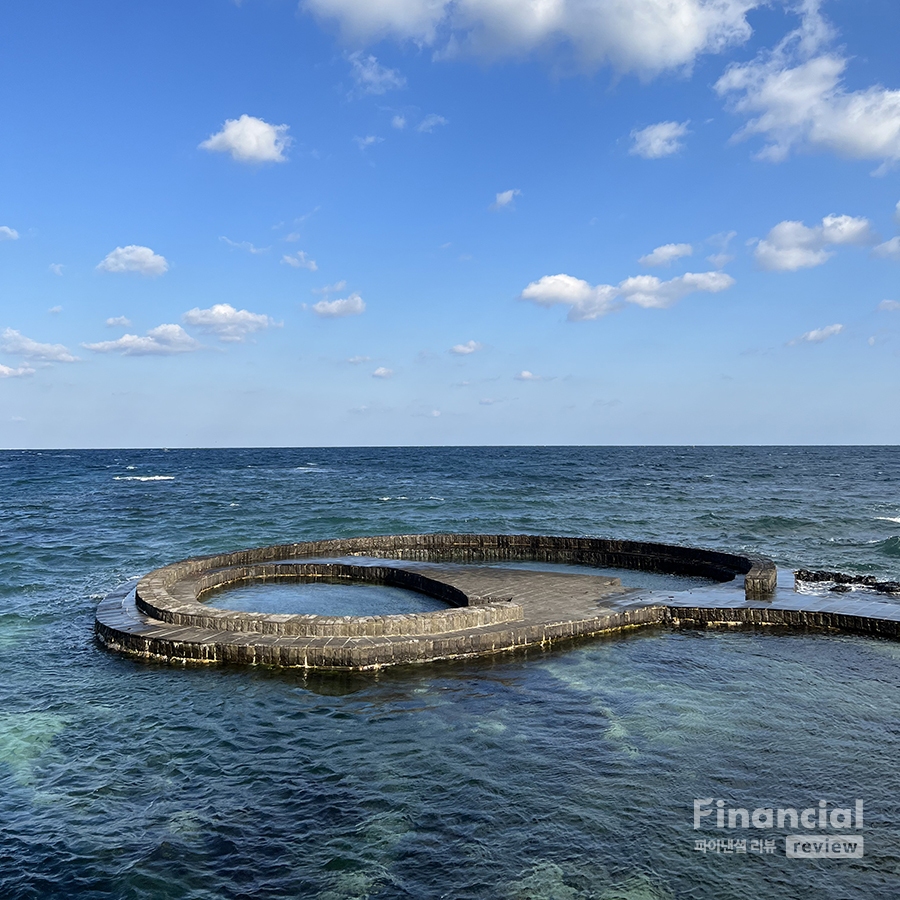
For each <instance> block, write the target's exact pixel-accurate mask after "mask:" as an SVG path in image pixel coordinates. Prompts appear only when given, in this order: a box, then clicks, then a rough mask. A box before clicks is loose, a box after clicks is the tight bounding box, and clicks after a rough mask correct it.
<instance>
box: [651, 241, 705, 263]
mask: <svg viewBox="0 0 900 900" xmlns="http://www.w3.org/2000/svg"><path fill="white" fill-rule="evenodd" d="M693 252H694V248H693V247H692V246H691V245H690V244H663V245H662V246H661V247H657V248H656V249H655V250H654V251H653V252H652V253H648V254H647V255H646V256H642V257H641V258H640V259H639V260H638V262H639V263H640V264H641V265H642V266H668V265H669V264H670V263H672V262H674V261H675V260H676V259H681V257H682V256H690V255H691V254H692V253H693Z"/></svg>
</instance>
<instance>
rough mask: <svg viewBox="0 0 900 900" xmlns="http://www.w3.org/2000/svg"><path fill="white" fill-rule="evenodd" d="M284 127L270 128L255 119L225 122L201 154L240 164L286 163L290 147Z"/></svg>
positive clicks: (245, 116)
mask: <svg viewBox="0 0 900 900" xmlns="http://www.w3.org/2000/svg"><path fill="white" fill-rule="evenodd" d="M290 144H291V138H290V137H289V136H288V126H287V125H270V124H269V123H268V122H264V121H263V120H262V119H257V118H256V117H255V116H248V115H246V114H245V115H243V116H241V117H240V118H239V119H226V120H225V124H224V125H223V126H222V130H221V131H219V132H217V133H216V134H212V135H210V136H209V137H208V138H207V139H206V140H205V141H203V143H202V144H200V149H201V150H209V151H210V152H211V153H230V154H231V158H232V159H234V160H236V161H237V162H242V163H259V162H287V157H286V156H285V155H284V152H285V150H287V148H288V147H289V146H290Z"/></svg>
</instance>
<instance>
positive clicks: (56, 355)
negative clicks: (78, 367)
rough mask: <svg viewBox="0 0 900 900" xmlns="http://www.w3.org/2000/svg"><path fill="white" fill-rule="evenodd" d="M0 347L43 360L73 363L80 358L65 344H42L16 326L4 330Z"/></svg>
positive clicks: (26, 356) (10, 351) (0, 337)
mask: <svg viewBox="0 0 900 900" xmlns="http://www.w3.org/2000/svg"><path fill="white" fill-rule="evenodd" d="M0 349H3V350H5V351H6V352H7V353H15V354H17V355H19V356H24V357H25V358H26V359H35V360H39V361H41V362H65V363H71V362H76V361H77V360H78V357H77V356H72V354H71V353H69V350H68V348H67V347H65V346H64V345H63V344H40V343H38V342H37V341H33V340H32V339H31V338H29V337H25V335H24V334H20V333H19V332H18V331H16V330H15V329H14V328H7V329H5V330H4V332H3V334H2V336H0Z"/></svg>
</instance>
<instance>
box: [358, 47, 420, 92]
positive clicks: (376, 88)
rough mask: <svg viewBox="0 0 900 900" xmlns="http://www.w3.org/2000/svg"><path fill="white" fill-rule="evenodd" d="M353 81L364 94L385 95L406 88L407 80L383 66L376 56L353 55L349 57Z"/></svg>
mask: <svg viewBox="0 0 900 900" xmlns="http://www.w3.org/2000/svg"><path fill="white" fill-rule="evenodd" d="M347 60H348V62H349V63H350V68H351V72H352V75H353V80H354V81H355V82H356V86H357V87H358V88H359V90H360V92H361V93H363V94H385V93H387V92H388V91H392V90H396V89H397V88H402V87H406V79H405V78H404V77H403V76H402V75H401V74H400V73H399V72H398V71H397V70H396V69H388V68H387V67H386V66H383V65H381V63H379V62H378V60H377V59H376V58H375V57H374V56H363V55H362V53H359V52H357V53H351V54H350V55H349V56H348V57H347Z"/></svg>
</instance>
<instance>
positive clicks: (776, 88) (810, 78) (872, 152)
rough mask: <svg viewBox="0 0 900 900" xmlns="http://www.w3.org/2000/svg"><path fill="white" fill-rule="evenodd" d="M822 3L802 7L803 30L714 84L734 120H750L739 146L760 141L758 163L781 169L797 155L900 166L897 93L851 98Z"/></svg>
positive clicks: (813, 0)
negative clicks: (829, 47)
mask: <svg viewBox="0 0 900 900" xmlns="http://www.w3.org/2000/svg"><path fill="white" fill-rule="evenodd" d="M819 5H820V3H819V0H805V2H803V3H801V4H799V5H798V7H797V11H798V12H799V13H800V16H801V24H800V27H799V28H797V29H796V30H794V31H792V32H791V33H790V34H788V35H787V37H785V38H784V39H783V40H782V41H781V42H780V43H779V44H778V46H777V47H776V48H775V49H774V50H772V51H770V52H764V53H760V54H759V55H758V56H757V57H756V59H754V60H753V61H751V62H749V63H735V64H733V65H731V66H729V68H728V69H727V70H726V72H725V74H724V75H722V77H721V78H720V79H719V80H718V81H717V82H716V85H715V89H716V91H717V92H718V94H719V95H720V96H723V97H727V98H729V100H730V102H731V107H732V109H733V111H734V112H736V113H740V114H744V115H749V116H752V117H753V118H750V119H749V120H748V121H747V123H746V125H744V127H743V128H742V129H741V130H740V131H738V133H737V134H736V135H735V139H736V140H741V139H743V138H747V137H749V136H751V135H760V136H761V137H762V138H763V139H764V141H765V143H764V146H763V148H762V150H761V151H760V152H759V154H758V157H759V158H760V159H767V160H770V161H772V162H778V161H781V160H783V159H786V158H787V157H788V156H789V155H790V153H791V151H792V150H800V151H814V150H827V151H832V152H834V153H837V154H838V155H839V156H843V157H849V158H851V159H876V160H882V161H883V165H882V168H881V171H883V170H884V166H885V165H887V164H889V163H891V162H895V161H897V160H898V159H900V91H898V90H889V89H887V88H885V87H883V86H881V85H873V86H871V87H867V88H864V89H862V90H857V91H851V90H848V89H847V87H846V85H845V84H844V72H845V70H846V68H847V63H848V60H847V59H846V58H845V57H843V56H840V55H838V54H837V53H834V52H827V51H824V50H823V48H824V46H825V45H826V44H827V43H828V42H829V41H830V40H831V39H832V38H833V37H834V31H833V29H832V28H831V27H830V26H829V25H828V23H827V22H826V21H825V19H824V18H823V17H822V16H821V14H820V12H819Z"/></svg>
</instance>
